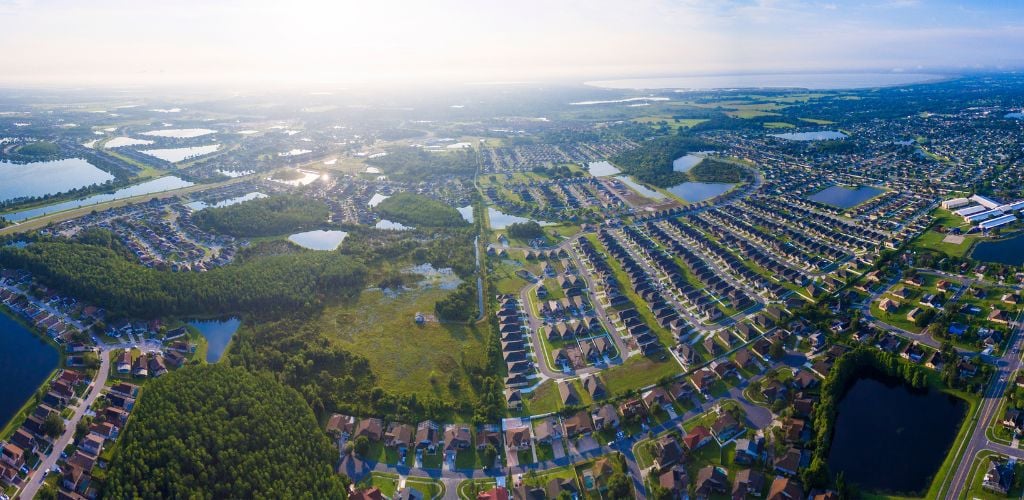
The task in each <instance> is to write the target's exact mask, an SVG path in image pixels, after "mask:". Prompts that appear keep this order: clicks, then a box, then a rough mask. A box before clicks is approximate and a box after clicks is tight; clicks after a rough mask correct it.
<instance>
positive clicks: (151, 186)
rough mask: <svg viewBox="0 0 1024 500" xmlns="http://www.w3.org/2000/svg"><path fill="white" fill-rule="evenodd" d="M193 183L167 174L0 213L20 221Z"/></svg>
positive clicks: (12, 220) (12, 219)
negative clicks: (57, 201) (63, 199)
mask: <svg viewBox="0 0 1024 500" xmlns="http://www.w3.org/2000/svg"><path fill="white" fill-rule="evenodd" d="M191 185H193V183H191V182H189V181H186V180H182V179H181V178H180V177H176V176H173V175H169V176H166V177H161V178H159V179H153V180H151V181H146V182H142V183H139V184H135V185H133V186H128V187H125V188H121V189H118V190H117V191H114V192H113V193H104V194H97V195H94V196H90V197H88V198H83V199H80V200H73V201H65V202H63V203H55V204H53V205H46V206H45V207H38V208H32V209H29V210H22V211H21V212H14V213H11V214H0V216H3V218H5V219H7V220H8V221H11V222H21V221H23V220H26V219H31V218H33V217H40V216H43V215H46V214H52V213H57V212H63V211H65V210H71V209H73V208H80V207H86V206H89V205H95V204H97V203H105V202H108V201H114V200H122V199H124V198H131V197H133V196H142V195H146V194H153V193H160V192H163V191H170V190H172V189H181V188H183V187H189V186H191Z"/></svg>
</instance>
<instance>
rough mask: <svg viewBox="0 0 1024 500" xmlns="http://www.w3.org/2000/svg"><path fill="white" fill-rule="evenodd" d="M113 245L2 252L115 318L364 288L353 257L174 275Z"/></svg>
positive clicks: (53, 244)
mask: <svg viewBox="0 0 1024 500" xmlns="http://www.w3.org/2000/svg"><path fill="white" fill-rule="evenodd" d="M90 241H95V242H97V243H99V241H96V240H95V239H91V240H90ZM109 244H110V245H111V246H103V245H102V244H88V243H83V242H69V241H38V242H35V243H32V244H30V245H27V246H25V247H24V248H18V247H14V246H7V247H2V248H0V265H3V266H5V267H10V268H15V269H25V270H27V271H29V272H31V273H32V274H33V275H35V276H37V277H38V278H39V279H40V280H41V281H42V282H43V283H45V284H47V285H50V286H53V287H55V288H58V289H60V290H62V291H64V292H65V293H68V294H71V295H73V296H75V297H78V298H80V299H82V300H85V301H89V302H93V303H96V304H102V305H103V307H105V308H106V309H107V310H108V311H110V312H111V313H113V314H114V315H125V316H134V317H158V316H164V315H168V314H172V315H187V314H223V313H226V312H242V313H246V312H247V313H253V314H257V315H267V314H274V313H275V312H285V311H294V310H296V309H303V308H306V307H311V306H316V305H318V304H320V303H321V302H322V301H323V300H324V299H325V298H326V297H327V296H330V295H333V296H337V295H341V294H344V293H350V292H353V291H358V290H359V289H360V288H361V286H362V283H363V280H364V279H365V274H366V270H365V267H364V266H363V265H362V264H360V263H359V262H357V261H356V260H354V259H352V258H351V257H348V256H345V255H342V254H339V253H337V252H315V251H302V252H295V253H290V254H285V255H254V256H252V257H248V258H246V257H245V256H242V257H240V258H239V259H238V262H235V263H232V264H230V265H227V266H223V267H219V268H216V269H213V270H211V271H209V272H206V273H191V272H184V273H174V272H168V271H158V270H155V269H151V268H148V267H144V266H142V265H141V264H139V263H137V262H134V261H132V260H129V258H128V257H127V256H125V255H121V254H119V253H118V250H120V247H119V244H118V243H117V242H116V241H111V242H109ZM257 250H258V249H254V250H253V251H252V253H253V254H256V253H257Z"/></svg>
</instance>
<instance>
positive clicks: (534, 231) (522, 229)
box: [508, 220, 544, 241]
mask: <svg viewBox="0 0 1024 500" xmlns="http://www.w3.org/2000/svg"><path fill="white" fill-rule="evenodd" d="M508 235H509V237H511V238H516V239H520V240H525V241H529V240H532V239H534V238H543V237H544V229H543V228H542V227H541V225H540V223H538V222H537V221H533V220H531V221H526V222H516V223H513V224H510V225H509V226H508Z"/></svg>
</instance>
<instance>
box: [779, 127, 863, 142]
mask: <svg viewBox="0 0 1024 500" xmlns="http://www.w3.org/2000/svg"><path fill="white" fill-rule="evenodd" d="M768 135H771V136H772V137H778V138H779V139H786V140H789V141H828V140H832V139H846V138H847V137H848V136H847V135H846V134H844V133H842V132H836V131H835V130H822V131H820V132H787V133H785V134H768Z"/></svg>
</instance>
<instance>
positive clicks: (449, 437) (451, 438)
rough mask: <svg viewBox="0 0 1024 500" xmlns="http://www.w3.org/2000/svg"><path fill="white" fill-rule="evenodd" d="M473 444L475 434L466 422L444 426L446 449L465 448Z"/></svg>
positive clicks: (452, 450)
mask: <svg viewBox="0 0 1024 500" xmlns="http://www.w3.org/2000/svg"><path fill="white" fill-rule="evenodd" d="M472 444H473V434H472V432H470V430H469V426H468V425H465V424H448V425H447V426H445V428H444V450H445V451H446V452H454V451H457V450H465V449H467V448H469V447H470V446H471V445H472Z"/></svg>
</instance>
